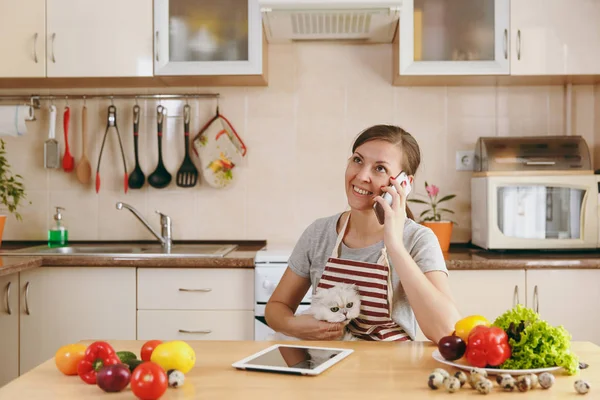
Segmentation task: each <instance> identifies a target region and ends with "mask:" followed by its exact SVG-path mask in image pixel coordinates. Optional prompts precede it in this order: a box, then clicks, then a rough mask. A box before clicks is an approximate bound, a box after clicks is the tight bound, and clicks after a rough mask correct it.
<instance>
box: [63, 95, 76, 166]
mask: <svg viewBox="0 0 600 400" xmlns="http://www.w3.org/2000/svg"><path fill="white" fill-rule="evenodd" d="M70 121H71V109H70V108H69V107H68V106H67V107H65V113H64V115H63V130H64V132H65V155H64V156H63V162H62V164H63V169H64V170H65V172H71V171H73V168H74V167H75V159H74V158H73V156H72V155H71V152H70V151H69V122H70Z"/></svg>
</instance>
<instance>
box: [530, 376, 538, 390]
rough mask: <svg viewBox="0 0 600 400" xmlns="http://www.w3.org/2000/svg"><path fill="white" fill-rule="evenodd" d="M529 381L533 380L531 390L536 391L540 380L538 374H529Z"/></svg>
mask: <svg viewBox="0 0 600 400" xmlns="http://www.w3.org/2000/svg"><path fill="white" fill-rule="evenodd" d="M529 379H531V388H532V389H535V388H536V387H538V384H539V379H538V376H537V375H536V374H529Z"/></svg>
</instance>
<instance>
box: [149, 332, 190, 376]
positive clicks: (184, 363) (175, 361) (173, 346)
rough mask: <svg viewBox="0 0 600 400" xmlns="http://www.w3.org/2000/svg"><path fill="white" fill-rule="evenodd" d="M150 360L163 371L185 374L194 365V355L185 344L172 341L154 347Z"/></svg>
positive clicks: (179, 341) (180, 341)
mask: <svg viewBox="0 0 600 400" xmlns="http://www.w3.org/2000/svg"><path fill="white" fill-rule="evenodd" d="M150 360H151V361H152V362H155V363H157V364H158V365H160V366H161V367H163V369H164V370H165V371H168V370H170V369H176V370H179V371H181V372H183V373H184V374H187V373H188V372H189V371H190V370H191V369H192V368H193V367H194V365H195V364H196V353H195V352H194V349H192V348H191V347H190V345H189V344H187V343H186V342H184V341H182V340H174V341H172V342H166V343H161V344H159V345H158V346H156V348H155V349H154V351H153V352H152V356H151V357H150Z"/></svg>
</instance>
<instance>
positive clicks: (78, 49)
mask: <svg viewBox="0 0 600 400" xmlns="http://www.w3.org/2000/svg"><path fill="white" fill-rule="evenodd" d="M46 4H47V11H46V23H47V30H46V32H47V38H46V40H47V42H46V43H47V55H48V57H47V61H46V65H47V76H48V77H50V78H52V77H134V76H152V53H153V50H152V43H153V42H152V4H151V2H149V1H147V0H127V1H121V0H104V1H74V0H46Z"/></svg>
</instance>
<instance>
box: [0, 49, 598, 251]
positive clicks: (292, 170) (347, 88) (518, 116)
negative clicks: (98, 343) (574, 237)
mask: <svg viewBox="0 0 600 400" xmlns="http://www.w3.org/2000/svg"><path fill="white" fill-rule="evenodd" d="M391 57H392V49H391V46H389V45H341V44H332V43H302V44H291V45H271V46H270V47H269V87H267V88H243V87H240V88H196V87H185V88H169V89H164V90H163V89H160V90H157V89H143V90H139V92H141V93H181V92H185V93H187V92H199V93H204V92H218V93H220V94H221V99H220V100H219V106H220V110H221V112H222V114H223V115H224V116H225V117H227V118H228V119H229V120H230V121H231V123H232V124H233V126H234V127H235V128H236V130H237V131H238V133H239V134H240V136H241V137H242V138H243V140H244V142H245V143H246V145H247V147H248V154H247V156H246V158H245V159H244V162H243V163H242V165H240V166H239V167H236V168H234V181H233V183H232V184H231V185H230V186H228V187H226V188H224V189H213V188H210V187H208V186H207V185H206V184H203V183H202V181H200V184H199V186H196V187H194V188H190V189H183V188H179V187H177V186H176V185H175V183H174V181H173V182H172V183H171V185H170V186H169V187H168V188H166V189H154V188H150V187H148V186H147V185H146V186H144V188H142V189H141V190H130V191H129V192H128V193H127V194H124V193H123V188H122V182H123V170H122V168H123V166H122V163H121V159H120V152H119V147H118V141H117V137H116V135H115V134H114V132H109V135H108V138H107V144H106V147H105V154H104V156H103V159H102V165H101V171H100V172H101V177H102V187H101V189H100V192H99V193H98V194H96V192H95V188H94V185H93V182H92V183H91V184H90V185H89V186H83V185H82V184H80V183H79V182H78V180H77V178H76V176H75V173H65V172H64V171H63V170H62V169H59V170H46V169H44V165H43V162H44V157H43V149H44V141H45V140H46V138H47V135H48V111H47V109H48V103H47V102H44V103H43V104H42V110H38V111H37V112H36V117H37V121H35V122H28V123H27V124H28V125H27V126H28V133H27V135H26V136H24V137H19V138H14V137H4V140H5V141H6V142H7V149H8V158H9V162H10V163H11V165H12V170H13V172H15V173H19V174H21V175H22V176H23V177H24V179H25V185H26V189H27V196H28V200H29V201H31V204H30V205H29V204H28V205H26V206H25V207H23V208H22V210H21V212H22V215H23V221H22V222H18V221H16V220H15V219H14V217H12V216H11V217H9V219H8V222H7V225H6V228H5V232H4V240H45V239H46V237H47V236H46V235H47V230H48V228H49V226H50V223H51V221H52V215H53V213H54V208H53V207H54V206H62V207H64V208H65V209H66V210H65V211H64V212H63V216H64V221H65V223H66V225H67V227H68V228H69V238H70V240H120V239H124V240H135V239H144V240H152V239H153V238H154V237H153V236H152V235H151V234H150V233H149V232H148V231H147V230H146V228H145V227H143V226H142V224H140V223H139V221H137V219H136V218H135V217H134V216H133V214H131V213H130V212H128V211H126V210H122V211H119V210H117V209H116V208H115V203H116V202H118V201H123V202H126V203H129V204H131V205H133V206H134V207H136V208H137V209H138V210H139V211H140V212H141V213H142V214H143V215H144V216H145V217H146V218H147V219H148V220H149V221H150V222H151V223H152V225H153V226H154V227H155V228H156V229H159V216H158V215H157V214H155V210H160V211H161V212H163V213H166V214H168V215H169V216H170V217H171V218H172V221H173V237H174V240H181V239H205V240H208V239H266V240H268V241H269V242H271V243H294V242H295V241H296V240H297V239H298V237H299V236H300V234H301V233H302V231H303V230H304V228H305V227H306V226H307V225H308V224H310V223H311V222H312V221H313V220H314V219H316V218H319V217H323V216H327V215H331V214H333V213H336V212H339V211H342V210H344V209H345V208H346V199H345V194H344V182H343V180H344V168H345V165H346V160H347V158H348V156H349V155H350V147H351V143H352V140H353V139H354V138H355V136H356V135H357V134H358V133H359V132H360V131H361V130H362V129H364V128H366V127H368V126H369V125H372V124H377V123H392V124H397V125H400V126H402V127H403V128H404V129H406V130H408V131H409V132H410V133H412V134H413V135H414V136H415V137H416V138H417V140H418V142H419V144H420V146H421V150H422V164H421V168H420V170H419V171H418V173H417V175H416V183H415V191H416V192H417V193H421V194H424V193H425V192H424V186H423V182H424V181H427V182H428V183H430V184H435V185H437V186H439V187H440V191H441V193H442V194H447V193H456V194H457V197H456V198H455V199H454V200H452V201H451V202H449V203H447V205H448V207H449V208H451V209H453V210H455V211H456V216H455V218H454V220H455V221H456V222H458V226H456V227H455V230H454V233H453V236H452V242H454V243H460V242H468V241H469V240H470V235H471V233H470V225H471V222H470V175H471V174H470V172H460V171H456V169H455V153H456V151H457V150H472V149H473V147H474V144H475V141H476V139H477V138H478V137H479V136H494V135H499V136H509V135H511V136H519V135H562V134H565V132H566V128H565V120H566V119H565V107H564V105H565V90H564V88H563V87H562V86H533V87H521V86H519V87H517V86H513V87H392V86H391V83H390V80H391V74H392V70H391V69H392V59H391ZM133 90H135V89H118V90H109V89H96V90H93V91H90V90H82V89H70V90H60V91H59V90H52V93H76V94H77V93H79V94H85V93H89V92H92V93H131V92H132V91H133ZM2 93H9V92H8V91H0V94H2ZM10 93H15V91H10ZM18 93H25V94H30V93H40V94H44V93H50V90H48V89H42V90H23V91H19V92H18ZM598 95H599V93H598V91H597V90H596V88H595V87H594V86H592V85H588V86H574V87H573V119H572V134H574V135H582V136H583V137H584V138H585V139H586V141H587V142H588V145H589V146H590V148H591V150H592V152H593V156H595V157H594V158H595V159H596V160H599V161H600V149H599V147H600V146H598V145H597V144H596V142H597V143H598V144H600V121H599V120H598V119H597V118H599V117H598V116H600V102H596V101H595V98H596V96H598ZM114 103H115V105H116V106H117V123H118V127H119V130H120V134H121V137H122V139H123V141H124V143H123V145H124V147H125V154H126V157H127V165H128V170H129V172H131V171H132V170H133V166H134V156H133V136H132V124H133V122H132V107H133V105H134V104H135V102H134V101H130V100H115V101H114ZM189 103H190V106H192V120H191V132H192V136H194V135H195V134H196V133H197V132H198V130H199V129H200V127H201V126H203V125H204V124H205V123H206V122H207V121H208V120H209V119H210V118H211V117H212V115H213V114H214V112H215V108H216V105H217V103H216V101H215V100H214V99H201V100H193V101H190V102H189ZM54 104H55V105H56V106H57V109H58V118H57V125H56V135H57V138H58V140H59V142H60V143H61V150H62V151H63V152H64V138H63V128H62V127H63V125H62V112H63V110H64V106H65V101H64V100H56V101H55V102H54ZM109 104H110V101H108V100H88V101H87V102H86V106H87V108H88V120H89V128H88V142H89V146H88V156H89V158H90V161H91V163H92V170H93V171H92V173H93V175H94V174H95V171H96V163H97V160H98V151H99V149H100V145H101V141H102V137H103V135H104V131H105V128H106V115H107V107H108V105H109ZM157 104H158V102H157V101H155V100H145V101H139V105H140V106H141V107H142V118H141V123H140V163H141V166H142V169H143V171H144V173H145V175H146V177H147V176H148V175H149V174H150V173H151V172H152V171H153V170H154V169H155V167H156V164H157V159H158V156H157V143H156V140H157V135H156V116H155V114H156V111H155V110H156V106H157ZM161 104H162V105H163V106H165V107H167V109H168V115H169V117H168V118H167V124H166V131H165V133H164V136H163V149H164V151H165V153H164V154H163V155H164V161H165V164H166V166H167V169H168V170H169V171H170V172H171V174H172V175H173V177H175V174H176V172H177V169H178V168H179V166H180V164H181V162H182V159H183V154H184V146H183V120H182V107H183V105H184V104H185V102H183V101H179V100H177V101H175V100H169V101H162V102H161ZM82 105H83V103H82V101H79V100H78V101H73V100H71V101H70V102H69V106H70V107H71V126H70V131H69V144H70V148H71V152H72V154H73V155H74V156H75V160H76V162H77V161H78V160H79V158H80V155H81V145H82V142H81V108H82ZM195 161H196V163H197V160H195ZM595 166H596V168H598V165H597V163H596V164H595ZM411 207H412V208H413V211H419V207H417V206H415V205H414V204H413V205H412V206H411Z"/></svg>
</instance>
